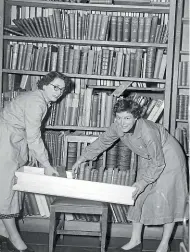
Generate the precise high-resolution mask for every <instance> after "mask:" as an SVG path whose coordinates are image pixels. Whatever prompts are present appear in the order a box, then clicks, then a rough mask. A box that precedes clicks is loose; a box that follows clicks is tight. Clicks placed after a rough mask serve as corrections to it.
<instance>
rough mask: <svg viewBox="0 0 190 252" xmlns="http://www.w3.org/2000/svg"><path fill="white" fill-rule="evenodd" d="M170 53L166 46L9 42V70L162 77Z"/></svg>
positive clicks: (7, 61) (7, 63)
mask: <svg viewBox="0 0 190 252" xmlns="http://www.w3.org/2000/svg"><path fill="white" fill-rule="evenodd" d="M166 58H167V55H166V54H165V52H164V49H157V48H155V47H148V48H147V49H129V48H112V49H109V48H104V47H80V46H68V45H65V46H64V45H59V46H54V45H48V46H41V47H36V46H35V45H33V44H24V43H13V44H8V45H7V50H6V51H5V62H4V66H5V68H6V69H17V70H34V71H56V70H57V71H59V72H64V73H74V74H89V75H92V74H95V75H109V76H118V77H119V76H125V77H128V76H130V77H137V78H141V77H142V78H159V79H163V78H164V75H165V70H166Z"/></svg>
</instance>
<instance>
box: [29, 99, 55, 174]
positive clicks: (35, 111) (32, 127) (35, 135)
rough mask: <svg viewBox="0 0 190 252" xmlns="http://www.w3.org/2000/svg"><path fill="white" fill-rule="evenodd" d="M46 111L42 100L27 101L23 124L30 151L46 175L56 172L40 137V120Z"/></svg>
mask: <svg viewBox="0 0 190 252" xmlns="http://www.w3.org/2000/svg"><path fill="white" fill-rule="evenodd" d="M45 113H46V106H45V104H44V103H43V102H41V101H37V100H35V102H31V101H27V102H26V107H25V115H24V116H25V126H26V139H27V143H28V147H29V149H30V151H32V153H33V155H34V157H35V158H36V159H37V160H38V161H39V162H40V163H41V164H42V166H43V167H44V168H45V173H46V174H47V175H52V174H54V173H55V174H56V175H58V173H57V171H55V169H54V168H53V167H52V166H51V165H50V163H49V157H48V153H47V150H46V148H45V146H44V143H43V140H42V137H41V129H40V128H41V122H42V119H43V116H44V114H45Z"/></svg>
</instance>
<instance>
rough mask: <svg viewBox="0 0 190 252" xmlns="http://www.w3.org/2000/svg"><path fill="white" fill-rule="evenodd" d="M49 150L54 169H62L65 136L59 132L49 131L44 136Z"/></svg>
mask: <svg viewBox="0 0 190 252" xmlns="http://www.w3.org/2000/svg"><path fill="white" fill-rule="evenodd" d="M42 137H43V140H44V144H45V146H46V149H47V150H48V154H49V159H50V163H51V165H52V166H53V167H61V165H62V164H63V158H64V151H63V150H64V134H63V133H62V132H59V131H51V130H47V131H45V132H44V133H43V134H42Z"/></svg>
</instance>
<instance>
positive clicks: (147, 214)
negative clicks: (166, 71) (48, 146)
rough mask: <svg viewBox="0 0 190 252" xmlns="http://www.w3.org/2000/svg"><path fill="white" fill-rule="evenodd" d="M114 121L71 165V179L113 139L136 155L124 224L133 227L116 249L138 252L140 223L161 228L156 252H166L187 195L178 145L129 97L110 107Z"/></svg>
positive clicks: (181, 154)
mask: <svg viewBox="0 0 190 252" xmlns="http://www.w3.org/2000/svg"><path fill="white" fill-rule="evenodd" d="M114 113H115V122H114V123H112V125H111V126H110V127H109V128H108V129H107V130H106V132H105V133H103V134H102V135H100V136H99V138H98V139H97V140H96V141H95V142H93V143H92V144H91V145H89V146H87V147H86V149H85V150H84V152H83V154H82V156H80V157H79V159H78V160H77V162H76V163H75V164H74V165H73V168H72V170H73V176H75V175H76V173H77V172H78V167H79V166H80V164H81V163H83V162H85V161H88V160H93V159H94V158H96V157H97V156H98V155H99V154H100V153H102V152H103V151H105V150H106V149H108V148H109V147H110V146H111V145H112V144H113V143H114V142H115V141H116V140H117V139H119V138H120V139H121V141H122V142H123V143H124V144H125V145H126V146H128V147H129V148H130V149H131V150H132V151H133V152H134V153H135V154H137V155H138V162H137V163H138V167H137V177H136V182H135V183H134V184H133V186H134V187H135V188H136V190H135V191H134V194H133V197H134V199H135V203H134V206H130V207H129V211H128V216H127V218H128V220H130V221H132V223H133V230H132V236H131V239H130V241H129V242H128V243H127V244H125V245H124V246H123V247H122V248H119V249H116V250H115V251H120V252H124V251H142V245H141V244H142V243H141V233H142V228H143V225H163V226H164V231H163V236H162V240H161V242H160V245H159V246H158V248H157V250H156V252H167V251H168V248H169V240H170V238H171V234H172V231H173V228H174V225H175V222H178V221H182V220H183V210H184V205H185V200H186V197H187V178H186V159H185V156H184V153H183V151H182V149H181V146H180V145H179V143H178V142H177V141H176V139H175V138H173V137H172V136H171V135H170V134H169V133H168V132H167V130H166V129H165V128H164V127H163V126H162V125H160V124H156V123H154V122H152V121H149V120H146V119H142V118H141V113H142V108H141V107H140V106H139V105H138V104H137V103H136V102H134V101H133V100H131V99H120V100H119V101H118V102H117V103H116V104H115V106H114Z"/></svg>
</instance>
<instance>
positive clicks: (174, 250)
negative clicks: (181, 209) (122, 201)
mask: <svg viewBox="0 0 190 252" xmlns="http://www.w3.org/2000/svg"><path fill="white" fill-rule="evenodd" d="M22 237H23V239H24V241H25V242H26V243H27V245H29V246H30V247H32V248H33V249H34V251H35V252H48V234H47V233H46V234H45V233H30V232H23V233H22ZM128 241H129V239H125V238H111V239H110V240H108V248H107V252H114V250H115V248H117V247H121V246H122V245H124V244H125V243H127V242H128ZM0 243H1V239H0ZM179 243H180V240H173V241H172V243H171V252H179ZM158 245H159V241H158V240H152V239H150V240H148V239H147V240H144V241H143V252H155V251H156V248H157V247H158ZM8 251H9V250H8V249H7V246H6V242H5V241H3V238H2V243H1V249H0V252H8ZM54 252H100V242H99V239H98V238H96V237H79V236H65V237H64V239H58V240H57V243H56V248H55V250H54Z"/></svg>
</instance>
